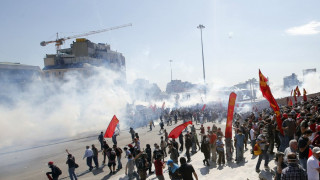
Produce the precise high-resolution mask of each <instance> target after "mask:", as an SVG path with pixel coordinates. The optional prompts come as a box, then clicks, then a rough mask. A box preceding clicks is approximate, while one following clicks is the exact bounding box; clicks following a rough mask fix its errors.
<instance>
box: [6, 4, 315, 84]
mask: <svg viewBox="0 0 320 180" xmlns="http://www.w3.org/2000/svg"><path fill="white" fill-rule="evenodd" d="M318 7H320V1H317V0H310V1H307V2H305V1H299V0H282V1H275V0H261V1H256V0H241V1H239V0H237V1H236V0H233V1H232V0H211V1H209V0H198V1H191V0H161V1H150V0H149V1H148V0H134V1H133V0H118V1H110V0H104V1H103V0H90V1H87V0H67V1H66V0H55V1H49V0H30V1H26V0H20V1H17V0H2V1H1V2H0V18H1V21H0V27H1V31H0V32H1V33H0V39H1V43H0V62H20V63H22V64H29V65H36V66H40V67H41V68H43V58H44V57H45V54H53V53H55V46H54V44H49V45H47V46H45V47H42V46H40V42H41V41H49V40H55V36H56V33H57V32H58V33H59V34H60V36H61V37H66V36H71V35H76V34H81V33H84V32H88V31H92V30H99V29H104V28H109V27H113V26H118V25H122V24H127V23H132V24H133V26H132V27H126V28H122V29H117V30H113V31H108V32H104V33H99V34H96V35H91V36H87V37H86V38H88V39H89V40H90V41H92V42H95V43H108V44H110V45H111V49H113V50H117V51H118V52H121V53H123V55H124V56H125V58H126V69H127V80H128V82H129V83H130V82H132V81H133V80H135V79H136V78H144V79H148V80H149V81H150V82H152V83H157V84H158V85H159V86H160V88H161V89H162V90H165V86H166V83H168V82H169V81H170V63H169V60H173V62H172V71H173V79H179V80H182V81H189V82H193V83H201V82H203V74H202V56H201V40H200V30H199V29H197V26H198V25H199V24H203V25H204V26H205V29H203V46H204V61H205V71H206V82H207V83H213V84H223V85H228V86H229V85H234V84H236V83H238V82H244V81H246V80H247V79H249V78H253V77H255V78H258V69H259V68H260V69H261V71H262V72H263V74H264V75H265V76H267V77H269V81H270V82H274V83H278V84H282V83H283V77H284V76H288V75H291V73H296V74H298V76H299V78H300V79H302V69H307V68H317V70H318V71H319V70H320V65H319V64H320V63H319V60H320V51H319V47H320V13H319V8H318ZM71 43H72V40H68V41H66V42H65V44H64V45H63V46H62V48H68V47H69V46H70V44H71Z"/></svg>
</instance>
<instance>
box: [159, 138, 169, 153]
mask: <svg viewBox="0 0 320 180" xmlns="http://www.w3.org/2000/svg"><path fill="white" fill-rule="evenodd" d="M160 148H161V150H162V151H163V155H164V157H167V142H166V141H164V140H163V136H161V141H160Z"/></svg>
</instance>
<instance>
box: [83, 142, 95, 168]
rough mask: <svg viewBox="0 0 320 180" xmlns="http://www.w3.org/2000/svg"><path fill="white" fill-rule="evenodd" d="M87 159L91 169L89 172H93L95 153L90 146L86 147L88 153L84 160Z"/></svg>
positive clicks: (85, 154)
mask: <svg viewBox="0 0 320 180" xmlns="http://www.w3.org/2000/svg"><path fill="white" fill-rule="evenodd" d="M84 158H87V165H88V167H89V171H92V169H93V167H92V158H93V151H92V150H91V149H90V146H86V151H85V153H84V155H83V159H84Z"/></svg>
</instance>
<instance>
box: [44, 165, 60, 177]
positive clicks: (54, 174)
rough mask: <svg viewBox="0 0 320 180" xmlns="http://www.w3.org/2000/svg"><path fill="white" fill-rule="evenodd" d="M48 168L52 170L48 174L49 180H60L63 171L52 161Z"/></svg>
mask: <svg viewBox="0 0 320 180" xmlns="http://www.w3.org/2000/svg"><path fill="white" fill-rule="evenodd" d="M48 166H49V168H50V169H51V172H47V173H46V175H47V177H48V179H49V180H58V178H59V176H60V175H61V174H62V171H61V170H60V168H59V167H58V166H55V165H54V164H53V162H52V161H50V162H48ZM50 174H51V176H52V177H51V176H50Z"/></svg>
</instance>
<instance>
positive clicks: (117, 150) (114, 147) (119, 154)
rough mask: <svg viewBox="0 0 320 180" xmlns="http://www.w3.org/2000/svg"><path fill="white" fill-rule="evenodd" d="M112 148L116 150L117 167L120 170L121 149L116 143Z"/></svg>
mask: <svg viewBox="0 0 320 180" xmlns="http://www.w3.org/2000/svg"><path fill="white" fill-rule="evenodd" d="M113 150H114V151H115V152H116V156H117V161H118V169H117V170H120V169H122V163H121V154H122V149H121V148H119V147H117V145H115V144H114V145H113Z"/></svg>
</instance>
